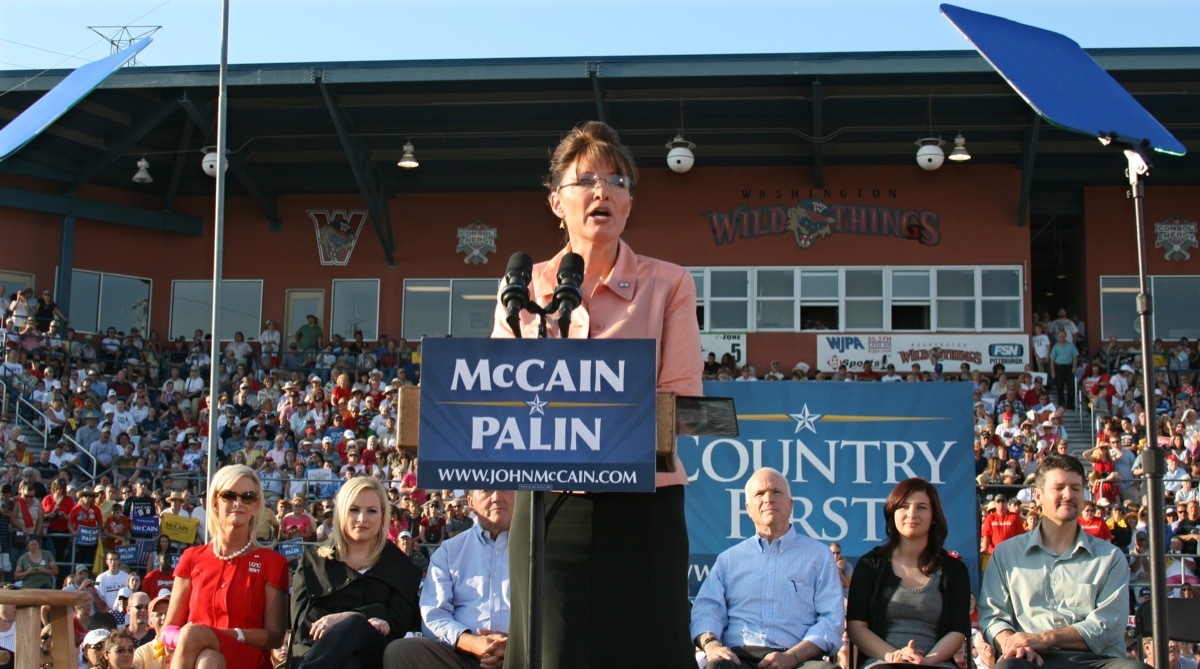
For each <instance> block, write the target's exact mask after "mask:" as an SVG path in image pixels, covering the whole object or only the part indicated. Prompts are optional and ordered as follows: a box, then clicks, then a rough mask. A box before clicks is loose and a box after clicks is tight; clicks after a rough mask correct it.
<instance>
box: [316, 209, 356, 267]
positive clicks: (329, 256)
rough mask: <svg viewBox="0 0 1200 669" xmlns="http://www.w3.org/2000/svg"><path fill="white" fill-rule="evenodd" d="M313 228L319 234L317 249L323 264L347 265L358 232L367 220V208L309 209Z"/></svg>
mask: <svg viewBox="0 0 1200 669" xmlns="http://www.w3.org/2000/svg"><path fill="white" fill-rule="evenodd" d="M306 213H308V217H309V218H311V219H312V222H313V230H314V232H316V234H317V251H318V253H319V254H320V257H321V264H322V265H347V264H349V263H350V254H351V253H354V245H355V244H356V243H357V242H358V234H359V233H360V232H362V228H363V223H365V222H366V220H367V211H366V210H365V209H355V210H352V211H345V210H342V209H334V210H332V211H330V210H327V209H309V210H308V211H307V212H306Z"/></svg>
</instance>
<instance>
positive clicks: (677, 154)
mask: <svg viewBox="0 0 1200 669" xmlns="http://www.w3.org/2000/svg"><path fill="white" fill-rule="evenodd" d="M666 147H667V149H668V151H667V167H670V168H671V171H672V172H677V173H679V174H683V173H684V172H687V171H688V170H690V169H692V165H695V164H696V154H694V153H692V149H694V148H696V145H695V144H693V143H692V142H689V141H687V140H686V139H684V138H683V100H682V99H680V100H679V133H678V134H676V135H675V139H672V140H671V141H669V142H667V144H666Z"/></svg>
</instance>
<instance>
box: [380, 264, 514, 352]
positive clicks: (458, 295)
mask: <svg viewBox="0 0 1200 669" xmlns="http://www.w3.org/2000/svg"><path fill="white" fill-rule="evenodd" d="M498 288H499V284H498V283H497V280H496V279H409V280H407V281H405V282H404V327H403V328H402V329H401V330H402V331H401V336H402V337H404V338H405V339H408V340H410V341H415V340H419V339H420V338H421V337H446V336H454V337H487V336H488V335H490V334H491V332H492V322H493V320H494V319H495V314H496V293H497V289H498Z"/></svg>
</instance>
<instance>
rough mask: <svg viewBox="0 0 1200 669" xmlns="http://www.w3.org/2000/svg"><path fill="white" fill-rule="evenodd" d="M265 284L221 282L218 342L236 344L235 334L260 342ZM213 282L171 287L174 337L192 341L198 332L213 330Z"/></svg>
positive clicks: (194, 282) (260, 282) (187, 283)
mask: <svg viewBox="0 0 1200 669" xmlns="http://www.w3.org/2000/svg"><path fill="white" fill-rule="evenodd" d="M262 287H263V284H262V281H242V280H224V281H221V318H220V320H219V322H218V324H217V325H218V327H220V328H221V332H220V333H219V337H218V339H219V340H221V341H232V340H233V335H234V333H235V332H241V333H242V334H243V335H245V337H246V339H250V340H253V339H257V338H258V333H259V332H261V331H262V329H263V327H262V325H263V319H262ZM212 310H213V305H212V281H175V282H174V283H172V284H171V327H170V337H171V339H174V338H176V337H180V336H182V337H187V338H189V339H190V338H191V336H192V333H193V332H195V331H196V330H200V331H202V332H208V331H209V330H210V329H212Z"/></svg>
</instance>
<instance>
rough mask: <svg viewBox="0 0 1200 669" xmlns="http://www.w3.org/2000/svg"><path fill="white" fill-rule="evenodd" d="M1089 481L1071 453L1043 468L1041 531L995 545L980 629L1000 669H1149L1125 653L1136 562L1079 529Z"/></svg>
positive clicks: (1038, 484)
mask: <svg viewBox="0 0 1200 669" xmlns="http://www.w3.org/2000/svg"><path fill="white" fill-rule="evenodd" d="M1086 482H1087V478H1086V476H1085V474H1084V470H1083V465H1082V464H1080V462H1079V461H1078V460H1076V459H1075V458H1073V457H1071V456H1069V455H1049V456H1047V457H1046V458H1045V459H1044V460H1042V462H1041V464H1039V465H1038V468H1037V472H1036V475H1035V482H1034V494H1035V496H1036V499H1037V503H1038V505H1039V506H1041V509H1042V521H1041V523H1039V524H1038V526H1037V528H1036V529H1035V530H1033V531H1031V532H1027V533H1025V534H1023V535H1021V536H1018V537H1013V538H1011V539H1009V540H1007V541H1004V542H1003V543H1001V544H1000V545H999V546H997V547H996V550H995V552H994V553H993V555H992V560H991V564H990V565H989V566H988V569H987V571H985V572H984V574H983V585H982V587H981V597H980V601H979V627H980V629H981V630H982V631H983V635H984V638H985V639H986V640H987V641H988V642H990V643H991V644H992V645H993V646H994V647H995V648H996V651H997V657H998V659H999V662H997V663H996V666H995V669H1037V667H1038V666H1039V665H1040V666H1041V667H1042V668H1043V669H1146V665H1144V664H1142V663H1141V662H1138V661H1136V660H1130V659H1127V658H1126V656H1125V621H1126V619H1127V616H1128V613H1129V595H1128V588H1129V567H1128V566H1127V564H1126V562H1125V559H1124V557H1123V556H1122V554H1121V552H1120V551H1119V550H1118V549H1117V548H1116V547H1115V546H1113V545H1112V544H1111V543H1109V542H1107V541H1103V540H1101V539H1097V538H1095V537H1093V536H1091V535H1089V534H1087V533H1086V532H1084V531H1083V530H1082V529H1080V527H1079V521H1078V518H1079V511H1080V509H1082V508H1083V505H1084V486H1085V485H1086Z"/></svg>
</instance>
